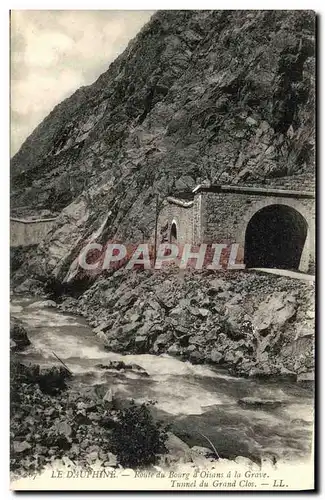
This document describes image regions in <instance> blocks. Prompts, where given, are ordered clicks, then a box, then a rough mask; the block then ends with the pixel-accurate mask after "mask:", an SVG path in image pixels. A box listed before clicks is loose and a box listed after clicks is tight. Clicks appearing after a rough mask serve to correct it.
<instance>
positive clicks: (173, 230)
mask: <svg viewBox="0 0 325 500" xmlns="http://www.w3.org/2000/svg"><path fill="white" fill-rule="evenodd" d="M177 238H178V228H177V224H176V221H175V220H173V221H172V223H171V226H170V236H169V242H170V243H177Z"/></svg>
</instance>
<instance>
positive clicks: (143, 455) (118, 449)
mask: <svg viewBox="0 0 325 500" xmlns="http://www.w3.org/2000/svg"><path fill="white" fill-rule="evenodd" d="M152 404H153V403H152V402H150V403H143V404H142V405H141V406H139V405H136V404H135V402H134V401H133V400H132V401H131V403H130V405H129V407H128V408H124V409H122V410H118V412H117V422H116V425H115V428H114V431H113V435H112V438H111V445H112V451H113V452H114V453H115V454H116V456H117V460H118V462H119V463H120V464H121V465H122V466H123V467H130V468H134V467H139V466H149V465H153V464H155V463H157V460H158V458H159V455H160V454H162V453H166V452H167V448H166V446H165V442H166V440H167V427H166V426H164V425H163V424H162V423H161V422H155V421H154V419H153V417H152V415H151V412H150V407H151V406H152Z"/></svg>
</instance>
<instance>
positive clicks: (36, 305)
mask: <svg viewBox="0 0 325 500" xmlns="http://www.w3.org/2000/svg"><path fill="white" fill-rule="evenodd" d="M56 306H57V304H56V302H54V300H40V301H38V302H33V303H32V304H30V305H29V306H28V308H29V309H43V308H45V307H49V308H55V307H56Z"/></svg>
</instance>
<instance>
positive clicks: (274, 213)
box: [245, 204, 308, 270]
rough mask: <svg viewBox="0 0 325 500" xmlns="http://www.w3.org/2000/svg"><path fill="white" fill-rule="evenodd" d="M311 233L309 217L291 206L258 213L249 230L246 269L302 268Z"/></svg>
mask: <svg viewBox="0 0 325 500" xmlns="http://www.w3.org/2000/svg"><path fill="white" fill-rule="evenodd" d="M307 232H308V225H307V222H306V220H305V218H304V217H303V216H302V215H301V213H300V212H298V211H297V210H296V209H294V208H292V207H290V206H288V205H283V204H273V205H267V206H266V207H264V208H262V209H260V210H258V211H257V212H256V213H255V214H254V215H253V216H252V218H251V219H250V221H249V223H248V225H247V228H246V233H245V264H246V267H266V268H277V269H295V270H297V269H299V268H300V261H301V257H302V253H303V250H304V246H305V242H306V238H307Z"/></svg>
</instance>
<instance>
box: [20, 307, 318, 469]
mask: <svg viewBox="0 0 325 500" xmlns="http://www.w3.org/2000/svg"><path fill="white" fill-rule="evenodd" d="M33 301H35V299H29V298H15V299H13V300H12V303H11V312H12V314H14V315H15V316H16V317H17V318H19V319H21V320H22V321H23V323H24V326H25V327H26V329H27V331H28V335H29V338H30V340H31V342H32V345H31V346H30V347H29V348H28V349H27V350H25V351H24V352H23V353H21V354H20V355H19V356H20V357H21V358H22V360H23V361H24V362H34V363H39V364H41V365H44V366H51V365H53V364H57V360H56V359H55V358H54V356H53V354H52V352H53V351H54V352H55V353H56V354H57V355H58V356H59V357H60V358H61V359H62V360H63V361H64V362H65V363H66V364H67V366H68V367H69V368H70V370H71V371H72V372H73V373H74V374H75V377H74V382H73V383H74V384H79V385H80V386H81V385H87V386H89V385H93V384H105V385H107V388H109V387H113V390H114V393H116V394H117V396H118V397H121V398H133V399H134V400H135V401H138V402H142V401H146V400H155V401H157V403H156V406H155V408H156V410H155V411H156V413H157V414H158V416H159V417H160V418H161V419H163V420H165V421H166V422H168V423H172V426H173V429H172V430H173V431H174V432H175V433H176V434H177V435H179V436H180V437H181V438H182V439H183V440H184V441H186V442H187V443H188V444H190V445H191V446H193V445H200V446H209V447H211V446H210V445H209V443H208V442H207V441H206V440H205V438H204V437H202V434H204V435H205V436H207V437H208V438H209V439H210V440H211V441H212V443H213V444H214V445H215V447H216V449H217V450H218V453H219V455H220V456H223V457H227V458H233V457H235V456H238V455H243V456H248V457H250V458H253V459H254V460H256V459H261V458H262V457H269V458H273V457H276V459H281V460H289V461H291V460H298V459H300V458H307V457H308V456H309V454H310V446H311V436H312V428H313V394H312V391H311V389H310V388H304V387H301V386H298V385H297V384H294V383H287V382H265V381H258V380H251V379H244V378H237V377H233V376H230V375H229V374H228V373H227V372H226V371H224V370H216V369H212V368H211V367H208V366H207V365H192V364H191V363H189V362H184V361H180V360H177V359H175V358H173V357H171V356H168V355H160V356H155V355H151V354H139V355H121V354H116V353H112V352H108V351H106V350H105V349H104V347H103V346H102V345H100V343H99V342H98V341H97V339H96V336H95V335H94V333H93V331H92V329H91V328H90V327H89V326H87V324H86V322H85V321H84V320H83V319H82V318H80V317H77V316H72V315H69V314H65V313H61V312H59V311H57V310H56V309H36V308H32V307H30V306H31V304H32V302H33ZM110 360H121V361H124V362H125V363H128V364H129V363H136V364H137V365H140V366H141V367H142V368H144V369H145V370H146V372H147V373H148V374H149V377H144V376H143V375H141V374H137V373H135V372H133V371H124V372H119V371H116V370H109V371H103V370H102V369H98V368H96V365H97V364H99V363H102V364H105V363H107V361H110ZM244 397H254V398H263V399H272V400H277V401H282V402H283V403H284V404H283V405H281V406H279V407H277V408H273V409H271V408H263V409H258V408H255V407H243V406H241V405H239V404H238V400H239V399H241V398H244Z"/></svg>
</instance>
